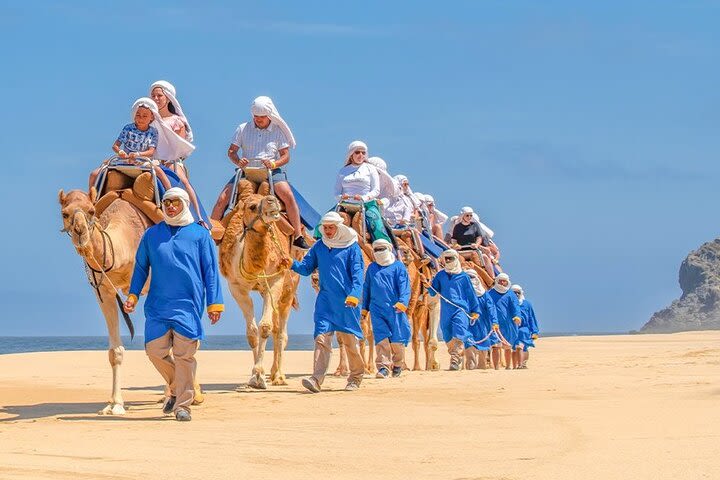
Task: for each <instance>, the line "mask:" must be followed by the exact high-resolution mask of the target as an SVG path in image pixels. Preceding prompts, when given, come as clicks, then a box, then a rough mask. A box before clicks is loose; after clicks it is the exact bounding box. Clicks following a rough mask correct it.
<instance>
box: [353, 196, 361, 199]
mask: <svg viewBox="0 0 720 480" xmlns="http://www.w3.org/2000/svg"><path fill="white" fill-rule="evenodd" d="M353 200H362V195H353Z"/></svg>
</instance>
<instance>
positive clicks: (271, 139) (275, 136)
mask: <svg viewBox="0 0 720 480" xmlns="http://www.w3.org/2000/svg"><path fill="white" fill-rule="evenodd" d="M250 113H251V114H252V116H253V118H252V121H250V122H245V123H241V124H240V125H239V126H238V127H237V129H236V130H235V135H233V139H232V142H231V143H230V147H228V152H227V155H228V158H230V161H231V162H232V163H234V164H235V165H236V166H237V167H239V168H242V169H244V168H245V167H247V166H248V165H250V161H251V160H261V161H262V164H263V166H265V167H266V168H268V169H270V174H271V175H272V180H273V185H274V188H275V195H277V197H278V198H279V199H280V200H281V201H282V202H283V203H284V204H285V209H286V210H287V215H288V220H289V221H290V224H291V225H292V227H293V229H294V230H295V233H294V237H293V238H294V240H293V246H294V247H297V248H300V249H302V250H307V249H308V248H310V246H309V245H308V244H307V242H306V241H305V238H304V237H303V231H302V224H301V222H300V210H299V208H298V205H297V202H296V201H295V195H293V192H292V189H291V188H290V184H289V183H288V181H287V174H286V173H285V169H284V168H283V167H284V166H285V165H287V164H288V163H290V149H291V148H295V145H296V143H295V137H294V136H293V134H292V131H291V130H290V127H288V125H287V123H285V120H283V118H282V117H281V116H280V113H278V110H277V108H275V104H273V101H272V99H270V97H257V98H256V99H255V100H254V101H253V103H252V105H251V106H250ZM240 150H242V156H239V155H238V151H240ZM234 180H235V176H233V177H232V178H231V179H230V182H229V183H228V184H227V185H225V188H223V191H222V192H221V193H220V196H219V197H218V199H217V202H216V203H215V206H214V207H213V211H212V215H210V218H211V219H214V220H220V219H222V217H223V213H225V210H226V209H227V207H228V203H229V202H230V194H231V193H232V187H233V181H234Z"/></svg>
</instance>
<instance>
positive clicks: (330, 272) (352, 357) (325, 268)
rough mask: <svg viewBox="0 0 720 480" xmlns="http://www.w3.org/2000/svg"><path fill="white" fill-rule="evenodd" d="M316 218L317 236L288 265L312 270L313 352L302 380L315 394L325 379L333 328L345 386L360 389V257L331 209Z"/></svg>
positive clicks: (351, 233)
mask: <svg viewBox="0 0 720 480" xmlns="http://www.w3.org/2000/svg"><path fill="white" fill-rule="evenodd" d="M320 223H321V228H320V231H321V234H322V237H321V239H320V241H319V242H316V243H315V244H314V245H313V246H312V247H311V248H310V250H309V251H308V252H307V254H306V255H305V258H303V260H302V262H298V261H297V260H295V261H294V262H293V264H292V267H291V268H292V270H293V271H294V272H297V273H299V274H300V275H303V276H308V275H310V274H312V272H313V271H314V270H315V269H317V270H318V273H319V277H320V291H319V292H318V296H317V299H316V300H315V313H314V317H313V318H314V321H315V332H314V335H315V354H314V362H313V374H312V376H310V377H306V378H303V380H302V384H303V386H304V387H305V388H307V389H308V390H310V391H311V392H313V393H318V392H319V391H320V388H321V386H322V383H323V381H324V380H325V374H326V373H327V369H328V365H329V363H330V357H331V355H332V336H333V333H337V336H338V341H339V342H340V343H342V344H343V346H344V347H345V351H346V353H347V356H348V363H349V366H350V376H349V377H348V382H347V385H346V386H345V390H347V391H353V390H357V389H358V388H360V382H362V378H363V373H364V372H365V364H364V362H363V359H362V356H361V355H360V345H359V344H358V339H361V338H363V333H362V329H361V327H360V308H359V307H358V305H359V303H360V296H361V294H362V283H363V265H364V264H363V257H362V251H361V250H360V246H359V245H358V243H357V234H356V233H355V231H354V230H353V229H351V228H349V227H347V226H346V225H344V224H343V219H342V217H341V216H340V215H339V214H338V213H337V212H329V213H326V214H325V215H324V216H323V217H322V220H321V221H320Z"/></svg>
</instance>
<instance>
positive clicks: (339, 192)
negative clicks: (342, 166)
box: [334, 170, 348, 202]
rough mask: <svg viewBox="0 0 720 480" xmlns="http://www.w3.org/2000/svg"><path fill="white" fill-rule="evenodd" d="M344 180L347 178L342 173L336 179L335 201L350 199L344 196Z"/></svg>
mask: <svg viewBox="0 0 720 480" xmlns="http://www.w3.org/2000/svg"><path fill="white" fill-rule="evenodd" d="M341 171H342V170H341ZM344 178H345V177H344V176H343V175H342V173H338V175H337V178H335V190H334V193H335V200H337V201H338V202H339V201H341V200H345V199H346V198H348V196H347V195H343V179H344Z"/></svg>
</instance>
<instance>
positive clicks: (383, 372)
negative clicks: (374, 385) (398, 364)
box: [375, 367, 390, 378]
mask: <svg viewBox="0 0 720 480" xmlns="http://www.w3.org/2000/svg"><path fill="white" fill-rule="evenodd" d="M389 375H390V370H388V369H387V368H385V367H380V369H379V370H378V371H377V373H376V374H375V378H387V377H388V376H389Z"/></svg>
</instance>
